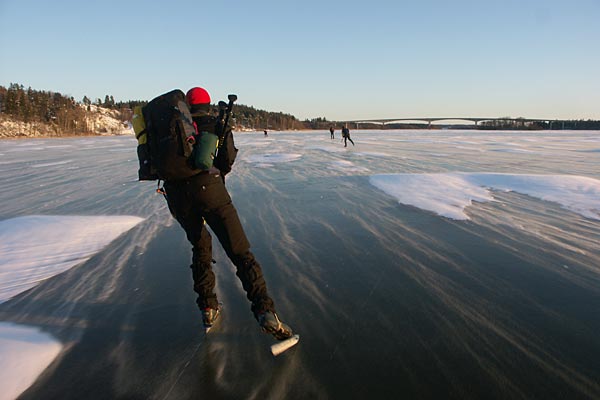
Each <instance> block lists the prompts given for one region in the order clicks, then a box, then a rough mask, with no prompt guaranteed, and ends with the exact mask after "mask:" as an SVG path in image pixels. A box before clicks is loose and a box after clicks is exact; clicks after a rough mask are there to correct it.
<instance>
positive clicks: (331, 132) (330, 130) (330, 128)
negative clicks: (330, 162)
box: [329, 126, 335, 139]
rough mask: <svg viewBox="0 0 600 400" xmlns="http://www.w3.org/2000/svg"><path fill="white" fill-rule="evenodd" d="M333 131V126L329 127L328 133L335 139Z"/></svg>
mask: <svg viewBox="0 0 600 400" xmlns="http://www.w3.org/2000/svg"><path fill="white" fill-rule="evenodd" d="M333 132H335V129H333V126H330V127H329V133H330V134H331V138H332V139H335V135H334V134H333Z"/></svg>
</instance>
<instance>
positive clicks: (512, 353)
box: [0, 130, 600, 399]
mask: <svg viewBox="0 0 600 400" xmlns="http://www.w3.org/2000/svg"><path fill="white" fill-rule="evenodd" d="M336 136H337V138H336V139H335V140H331V139H329V132H310V133H294V132H272V133H269V136H268V137H264V136H263V134H262V133H236V136H235V139H236V145H237V147H238V148H239V149H240V152H239V154H238V160H237V162H236V164H235V166H234V170H233V171H232V173H231V174H230V175H229V176H228V177H227V186H228V188H229V190H230V193H231V195H232V198H233V201H234V204H235V205H236V208H237V209H238V213H239V215H240V217H241V219H242V223H243V224H244V228H245V230H246V233H247V235H248V237H249V239H250V242H251V244H252V250H253V251H254V253H255V255H256V256H257V259H258V260H259V261H260V263H261V264H262V266H263V270H264V273H265V276H266V279H267V284H268V286H269V290H270V292H271V295H272V297H273V298H274V300H275V302H276V305H277V308H278V311H279V313H280V315H281V317H282V319H283V320H284V321H286V322H288V323H289V324H290V325H291V326H292V327H293V328H294V330H295V331H296V332H297V333H299V334H300V335H301V341H300V343H299V344H298V345H297V346H296V347H294V348H293V349H291V350H289V351H288V352H287V353H285V354H283V355H281V356H279V357H277V358H274V357H273V356H271V354H270V353H269V346H270V344H271V343H272V340H271V339H270V337H268V336H266V335H264V334H262V333H260V331H259V329H258V326H257V324H256V322H255V321H254V319H253V318H252V315H251V313H250V311H249V304H248V303H247V301H246V299H245V295H244V293H243V291H242V288H241V285H240V283H239V281H238V280H237V277H236V276H235V273H234V267H233V266H232V265H231V264H230V263H229V261H228V260H227V259H226V256H225V254H224V252H223V251H222V249H221V247H220V245H219V244H218V243H217V242H216V240H215V241H214V243H213V249H214V255H213V257H214V258H215V260H216V261H217V264H216V265H215V273H216V274H217V291H218V293H219V297H220V300H221V301H222V302H223V303H224V313H223V316H222V320H221V321H220V322H219V324H218V325H217V326H216V327H215V328H214V329H213V330H212V331H211V332H210V334H209V335H208V337H205V336H204V333H203V332H202V327H201V325H202V324H201V318H200V315H199V313H198V311H197V309H196V305H195V294H194V292H193V291H192V281H191V273H190V269H189V268H188V265H189V263H190V260H191V248H190V245H189V244H188V242H187V240H186V239H185V235H184V233H183V231H182V230H181V229H180V228H179V226H178V225H177V224H176V222H175V221H174V220H173V219H172V218H171V217H170V214H169V213H168V210H167V207H166V204H165V202H164V200H163V199H162V197H161V196H159V195H156V194H155V193H154V189H155V187H156V183H152V182H145V183H140V182H137V159H136V155H135V148H136V141H135V139H134V138H133V137H91V138H69V139H28V140H2V141H0V179H1V182H2V189H3V190H2V192H1V193H0V237H2V242H3V243H2V244H0V246H3V247H0V249H2V252H4V253H5V254H0V264H2V263H4V265H0V268H3V269H0V278H1V279H0V296H1V295H3V294H4V295H5V298H0V356H1V355H2V351H3V350H2V340H3V336H2V329H4V328H5V329H7V331H8V332H17V333H12V334H11V335H12V336H8V334H7V336H6V338H7V339H5V341H6V342H7V343H8V345H7V346H13V345H12V343H15V341H16V342H19V337H20V335H22V334H21V333H19V332H21V331H19V330H18V329H21V327H29V328H31V329H35V330H36V331H37V334H40V335H43V336H44V340H46V339H48V338H49V339H50V340H51V341H52V340H54V341H55V342H52V343H51V344H50V346H54V347H52V349H53V350H52V351H53V353H52V355H51V356H49V358H48V361H47V364H46V365H48V367H47V368H45V366H44V368H45V370H43V368H42V370H43V372H42V373H41V375H39V376H38V374H40V372H41V371H37V370H35V368H30V369H31V371H34V372H33V373H34V375H32V377H30V381H28V382H27V383H23V385H24V386H23V387H22V388H21V389H15V393H20V391H22V390H25V389H26V388H27V387H28V389H27V390H26V391H25V392H24V393H23V394H22V395H21V397H20V398H22V399H39V398H44V399H70V398H73V399H82V398H85V399H104V398H122V399H132V398H133V399H135V398H137V399H147V398H151V399H192V398H232V399H284V398H285V399H305V398H315V399H350V398H356V399H358V398H361V399H366V398H374V399H392V398H432V399H433V398H436V399H438V398H461V399H463V398H544V399H557V398H569V399H579V398H581V399H585V398H600V384H599V382H600V335H598V332H600V132H597V131H552V132H548V131H539V132H497V131H492V132H484V131H454V130H445V131H440V130H432V131H424V130H419V131H352V139H353V140H354V142H355V143H356V146H354V147H353V146H352V145H350V147H348V148H344V147H343V144H341V143H340V139H339V132H336ZM35 216H41V217H35ZM42 217H43V218H42ZM92 217H93V218H92ZM137 217H139V218H143V221H141V222H140V219H139V218H137ZM90 218H91V219H90ZM67 223H68V224H69V225H67ZM54 224H58V225H54ZM78 224H79V225H78ZM56 226H68V227H71V229H70V230H65V231H62V230H59V229H58V228H57V227H56ZM84 228H85V229H84ZM80 231H85V232H86V234H85V236H82V235H83V234H81V235H80V234H78V232H80ZM17 233H18V235H19V236H18V237H19V238H22V239H19V240H13V239H14V238H15V237H16V235H17ZM115 238H116V240H115ZM57 249H59V250H60V251H59V250H57ZM64 249H69V254H75V255H72V256H69V257H62V258H60V257H61V254H64V252H65V250H64ZM75 249H76V250H77V251H76V250H75ZM49 254H51V255H52V257H54V258H51V257H50V256H49ZM69 263H70V264H69ZM21 265H24V266H23V267H22V266H21ZM59 265H60V266H61V268H62V267H65V268H62V269H59V268H58V266H59ZM36 266H40V267H43V268H46V269H47V270H48V271H49V274H48V276H44V277H43V280H42V278H39V277H38V275H35V274H33V273H32V272H26V273H25V272H23V273H21V272H20V271H24V269H25V267H27V268H29V269H32V268H35V267H36ZM28 271H29V270H28ZM21 287H22V289H19V288H21ZM21 337H24V336H21ZM24 341H26V340H25V339H22V340H21V342H19V344H20V345H21V344H22V342H24ZM32 341H33V339H32ZM57 343H58V344H60V348H59V349H58V350H57V349H56V348H55V346H56V344H57ZM10 348H13V347H10ZM18 348H19V349H21V347H18ZM12 353H14V354H12V356H13V357H16V358H15V359H20V360H28V358H26V356H25V353H26V351H25V350H23V353H18V352H16V353H15V352H14V351H13V352H12ZM19 354H23V356H22V357H20V356H19ZM57 354H58V355H57ZM1 358H2V357H0V359H1ZM7 359H8V358H7ZM32 362H33V361H32ZM0 363H1V361H0ZM27 363H28V362H25V364H27ZM48 363H49V364H48ZM27 366H28V365H25V366H23V368H24V370H27ZM38 368H39V366H38ZM13 378H14V377H8V376H5V377H4V379H6V380H7V381H8V380H11V379H13ZM2 379H3V377H2V375H1V373H0V382H2ZM11 381H12V380H11ZM29 385H31V386H29ZM1 396H2V394H0V399H2V397H1ZM13 397H14V396H13ZM6 398H12V397H6Z"/></svg>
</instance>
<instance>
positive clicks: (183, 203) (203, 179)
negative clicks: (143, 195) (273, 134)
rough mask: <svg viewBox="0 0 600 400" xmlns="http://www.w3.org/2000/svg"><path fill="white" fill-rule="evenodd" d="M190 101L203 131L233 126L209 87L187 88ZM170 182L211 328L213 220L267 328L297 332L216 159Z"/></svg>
mask: <svg viewBox="0 0 600 400" xmlns="http://www.w3.org/2000/svg"><path fill="white" fill-rule="evenodd" d="M186 101H187V103H188V104H189V107H190V111H191V114H192V118H193V121H194V125H195V126H196V128H197V130H198V131H200V132H202V131H204V132H214V133H218V132H216V131H217V130H219V131H221V132H223V129H225V130H227V131H230V130H231V128H230V127H229V126H227V127H223V126H221V125H219V121H218V119H217V118H215V117H214V116H212V115H210V95H209V94H208V92H207V91H206V90H205V89H203V88H200V87H194V88H192V89H190V90H189V91H188V92H187V94H186ZM231 140H233V137H231ZM218 157H219V156H218V155H217V158H218ZM164 188H165V191H166V196H167V202H168V205H169V209H170V211H171V212H172V213H173V215H174V216H175V218H176V219H177V221H178V222H179V224H180V225H181V227H182V228H183V229H184V230H185V233H186V235H187V239H188V240H189V241H190V243H191V244H192V265H191V266H190V267H191V269H192V278H193V281H194V291H195V292H196V293H197V294H198V298H197V301H196V302H197V304H198V306H199V308H200V310H201V313H202V319H203V323H204V326H205V328H206V329H207V330H208V329H209V328H210V327H211V326H212V325H213V324H214V323H215V321H216V320H217V318H218V317H219V313H220V309H219V302H218V300H217V295H216V293H215V291H214V288H215V275H214V273H213V271H212V237H211V234H210V233H209V231H208V229H207V228H206V225H208V226H209V227H210V229H211V230H212V232H213V233H214V234H215V235H216V236H217V239H218V240H219V242H220V243H221V245H222V246H223V249H224V250H225V253H226V254H227V256H228V257H229V259H230V260H231V262H232V263H233V264H234V265H235V267H236V275H237V276H238V278H239V279H240V280H241V282H242V287H243V288H244V290H245V292H246V297H247V298H248V300H250V302H251V304H252V305H251V310H252V312H253V314H254V317H255V318H256V320H257V321H258V323H259V324H260V326H261V328H262V329H263V331H265V332H267V333H270V334H272V335H273V336H274V337H275V338H277V339H280V340H283V339H287V338H289V337H291V336H292V330H291V329H290V327H289V326H288V325H286V324H284V323H283V322H281V321H280V320H279V317H278V316H277V313H276V311H275V304H274V302H273V299H272V298H271V297H270V296H269V294H268V291H267V284H266V282H265V279H264V277H263V273H262V269H261V266H260V264H259V263H258V261H257V260H256V258H255V257H254V255H253V254H252V252H251V251H250V243H249V241H248V239H247V237H246V234H245V233H244V229H243V227H242V224H241V222H240V219H239V217H238V214H237V210H236V209H235V207H234V205H233V203H232V201H231V197H230V196H229V193H228V192H227V189H226V187H225V183H224V179H223V176H222V174H221V171H220V170H219V169H217V168H216V167H215V166H214V165H213V166H212V167H211V168H210V169H209V170H208V171H202V172H200V173H198V174H196V175H194V176H192V177H190V178H188V179H185V180H174V181H173V180H172V181H166V182H165V185H164ZM205 222H206V224H205Z"/></svg>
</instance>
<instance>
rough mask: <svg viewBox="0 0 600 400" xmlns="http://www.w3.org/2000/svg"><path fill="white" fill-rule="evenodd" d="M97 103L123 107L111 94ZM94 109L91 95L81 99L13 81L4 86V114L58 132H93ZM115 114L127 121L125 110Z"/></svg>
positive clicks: (0, 104)
mask: <svg viewBox="0 0 600 400" xmlns="http://www.w3.org/2000/svg"><path fill="white" fill-rule="evenodd" d="M94 105H96V106H100V107H107V108H110V109H117V110H118V109H119V107H121V105H120V104H119V103H115V102H114V100H113V99H112V96H107V97H106V100H105V102H104V103H103V102H102V101H100V100H99V99H98V100H97V101H96V103H94ZM123 111H125V110H123ZM91 112H92V102H91V101H89V99H87V97H84V98H83V100H82V101H81V102H77V101H76V100H75V99H74V98H73V97H69V96H65V95H63V94H61V93H57V92H52V91H45V90H34V89H32V88H31V87H28V88H27V89H26V88H25V87H24V86H23V85H20V84H18V83H11V84H10V85H9V87H8V88H5V87H4V86H0V115H4V116H8V117H10V118H11V119H13V120H15V121H20V122H25V123H39V124H46V125H49V126H51V127H52V128H53V129H54V131H55V132H56V133H57V134H90V133H92V132H93V131H94V125H93V123H91V119H90V118H89V117H90V113H91ZM115 115H116V116H117V117H119V119H120V120H121V121H123V122H125V121H127V116H126V113H125V112H121V113H119V112H117V113H115Z"/></svg>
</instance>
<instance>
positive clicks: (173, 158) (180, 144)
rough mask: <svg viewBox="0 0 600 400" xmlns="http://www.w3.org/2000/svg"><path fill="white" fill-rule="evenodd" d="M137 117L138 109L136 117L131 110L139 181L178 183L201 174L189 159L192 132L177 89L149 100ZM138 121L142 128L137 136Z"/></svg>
mask: <svg viewBox="0 0 600 400" xmlns="http://www.w3.org/2000/svg"><path fill="white" fill-rule="evenodd" d="M141 117H142V118H140V114H139V110H138V114H137V116H136V113H135V110H134V118H133V121H134V130H135V131H136V137H137V138H138V160H139V163H140V169H139V172H138V176H139V180H156V179H161V180H181V179H186V178H189V177H191V176H193V175H196V174H198V173H199V172H200V171H201V170H199V169H198V168H196V167H195V166H194V164H193V163H192V162H191V160H190V158H191V157H190V156H191V155H192V151H193V142H194V138H193V137H194V135H195V134H196V129H195V127H194V125H193V122H192V117H191V115H190V111H189V109H188V106H187V104H186V102H185V95H184V94H183V92H182V91H181V90H179V89H176V90H173V91H170V92H168V93H165V94H163V95H161V96H158V97H156V98H155V99H153V100H152V101H150V102H149V103H148V104H147V105H146V106H145V107H143V108H142V109H141ZM140 120H143V126H144V129H142V130H140V131H139V133H138V130H139V129H140V127H142V124H141V121H140ZM136 125H137V126H138V129H136Z"/></svg>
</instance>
